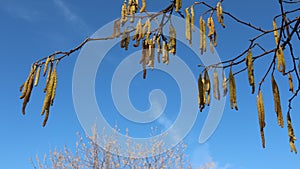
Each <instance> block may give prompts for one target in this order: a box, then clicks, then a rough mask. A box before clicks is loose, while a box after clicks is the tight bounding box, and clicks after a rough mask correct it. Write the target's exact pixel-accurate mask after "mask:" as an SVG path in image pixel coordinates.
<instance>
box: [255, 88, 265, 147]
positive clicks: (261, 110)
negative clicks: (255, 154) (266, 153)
mask: <svg viewBox="0 0 300 169" xmlns="http://www.w3.org/2000/svg"><path fill="white" fill-rule="evenodd" d="M256 104H257V110H258V120H259V126H260V135H261V140H262V147H263V148H265V134H264V128H265V126H266V123H265V109H264V102H263V97H262V92H261V91H259V92H258V95H257V96H256Z"/></svg>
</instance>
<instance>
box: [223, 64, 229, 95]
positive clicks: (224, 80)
mask: <svg viewBox="0 0 300 169" xmlns="http://www.w3.org/2000/svg"><path fill="white" fill-rule="evenodd" d="M222 79H223V81H222V88H223V97H225V96H226V95H227V91H228V89H227V79H226V76H225V73H224V69H223V72H222Z"/></svg>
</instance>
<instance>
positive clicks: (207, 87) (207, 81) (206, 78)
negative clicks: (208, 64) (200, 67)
mask: <svg viewBox="0 0 300 169" xmlns="http://www.w3.org/2000/svg"><path fill="white" fill-rule="evenodd" d="M203 80H204V91H205V92H206V93H205V97H206V99H205V103H206V104H207V105H208V106H209V105H210V100H211V99H210V88H211V87H210V78H209V75H208V71H207V70H205V71H204V77H203Z"/></svg>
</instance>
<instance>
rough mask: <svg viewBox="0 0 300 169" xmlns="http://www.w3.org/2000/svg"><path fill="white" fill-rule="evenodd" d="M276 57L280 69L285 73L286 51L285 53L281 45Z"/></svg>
mask: <svg viewBox="0 0 300 169" xmlns="http://www.w3.org/2000/svg"><path fill="white" fill-rule="evenodd" d="M276 58H277V69H278V71H279V72H281V73H285V60H284V53H283V50H282V47H281V45H279V46H278V50H277V51H276Z"/></svg>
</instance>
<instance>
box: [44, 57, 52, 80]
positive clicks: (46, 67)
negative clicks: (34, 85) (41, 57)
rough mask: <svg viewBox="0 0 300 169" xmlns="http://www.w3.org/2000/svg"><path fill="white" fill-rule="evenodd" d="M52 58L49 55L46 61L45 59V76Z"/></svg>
mask: <svg viewBox="0 0 300 169" xmlns="http://www.w3.org/2000/svg"><path fill="white" fill-rule="evenodd" d="M50 60H51V58H50V57H48V58H47V59H46V61H45V65H44V72H43V76H45V75H46V73H47V69H48V64H49V62H50Z"/></svg>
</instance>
